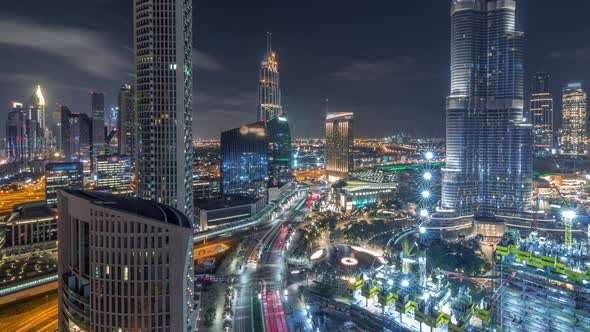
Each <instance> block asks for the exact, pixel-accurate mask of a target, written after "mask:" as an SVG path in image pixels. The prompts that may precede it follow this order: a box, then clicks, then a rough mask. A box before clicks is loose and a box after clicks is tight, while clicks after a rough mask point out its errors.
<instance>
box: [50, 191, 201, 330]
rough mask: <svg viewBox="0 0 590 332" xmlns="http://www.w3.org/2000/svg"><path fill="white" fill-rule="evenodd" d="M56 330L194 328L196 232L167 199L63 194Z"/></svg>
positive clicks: (59, 225) (60, 201) (93, 193)
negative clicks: (194, 254)
mask: <svg viewBox="0 0 590 332" xmlns="http://www.w3.org/2000/svg"><path fill="white" fill-rule="evenodd" d="M58 196H59V204H58V215H59V218H58V229H59V232H58V233H57V237H58V242H59V247H58V260H57V261H58V267H57V269H58V274H57V275H58V311H57V313H58V330H59V331H62V332H80V331H115V332H118V331H162V332H163V331H171V332H193V331H196V323H197V319H196V318H197V317H196V313H197V311H196V310H195V304H194V271H193V266H194V262H193V241H194V240H193V230H192V225H191V222H190V221H189V220H188V219H187V218H186V216H185V215H184V214H183V213H182V212H180V211H178V210H176V209H174V208H172V207H169V206H167V205H164V204H159V203H156V202H153V201H146V200H142V199H138V198H132V197H128V196H121V195H113V194H109V193H103V192H96V191H82V190H62V191H60V192H59V194H58Z"/></svg>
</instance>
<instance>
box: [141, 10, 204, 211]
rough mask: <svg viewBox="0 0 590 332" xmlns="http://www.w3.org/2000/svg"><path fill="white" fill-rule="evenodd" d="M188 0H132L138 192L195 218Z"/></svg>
mask: <svg viewBox="0 0 590 332" xmlns="http://www.w3.org/2000/svg"><path fill="white" fill-rule="evenodd" d="M192 9H193V8H192V1H190V0H165V1H161V2H160V3H159V4H158V5H153V4H151V3H148V2H144V1H136V2H135V6H134V27H135V31H134V41H135V64H136V85H135V98H136V103H135V107H136V112H137V121H138V125H139V141H138V148H139V158H138V176H139V181H138V194H139V197H141V198H144V199H147V200H153V201H156V202H158V203H163V204H166V205H170V206H173V207H176V208H177V209H179V210H180V211H182V212H183V213H184V214H185V215H186V216H187V217H188V218H189V219H190V220H193V219H194V210H193V193H192V163H193V145H192V140H193V135H192V123H193V119H192V114H193V110H192V99H193V96H192V87H193V83H192V82H193V79H192V73H193V70H192V68H193V65H192V49H193V35H192V31H193V25H192V19H193V14H192V13H193V10H192Z"/></svg>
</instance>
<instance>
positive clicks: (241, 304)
mask: <svg viewBox="0 0 590 332" xmlns="http://www.w3.org/2000/svg"><path fill="white" fill-rule="evenodd" d="M303 203H305V200H302V201H301V204H298V205H297V206H295V207H294V208H291V209H287V210H286V211H284V212H283V213H282V214H281V215H279V217H278V218H277V220H278V222H277V223H276V224H274V225H273V226H272V227H271V228H270V229H268V230H267V231H266V232H265V233H264V234H263V236H262V237H261V238H260V240H259V241H257V242H255V243H253V244H252V245H251V246H250V247H249V248H248V251H247V252H248V255H247V257H248V264H247V265H246V264H244V266H243V271H242V273H241V274H240V277H239V278H240V279H239V283H238V284H237V285H236V290H237V297H236V302H235V303H236V304H235V314H234V331H236V332H250V331H253V330H254V327H253V326H254V324H255V322H254V321H253V319H254V318H253V311H254V308H253V307H252V300H253V298H254V297H255V296H259V298H260V300H261V302H262V312H263V321H264V327H265V331H269V332H282V331H284V332H287V331H288V329H287V322H286V318H285V314H284V309H283V304H282V300H281V297H282V296H283V294H282V289H283V288H284V287H283V286H284V276H285V266H284V261H283V248H284V246H285V241H286V236H287V234H288V230H289V228H288V227H284V225H285V224H288V223H289V222H291V221H300V220H302V219H303V217H304V216H305V214H306V213H307V212H306V210H305V209H302V207H303Z"/></svg>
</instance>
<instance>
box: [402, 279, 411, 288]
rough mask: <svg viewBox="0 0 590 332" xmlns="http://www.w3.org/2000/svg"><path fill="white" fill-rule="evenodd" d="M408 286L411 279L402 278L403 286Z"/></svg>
mask: <svg viewBox="0 0 590 332" xmlns="http://www.w3.org/2000/svg"><path fill="white" fill-rule="evenodd" d="M408 286H410V281H408V279H404V280H402V287H408Z"/></svg>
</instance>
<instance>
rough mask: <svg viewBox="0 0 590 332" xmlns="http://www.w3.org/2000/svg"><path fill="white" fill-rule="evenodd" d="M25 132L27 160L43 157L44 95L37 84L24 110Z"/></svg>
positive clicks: (44, 140) (44, 136)
mask: <svg viewBox="0 0 590 332" xmlns="http://www.w3.org/2000/svg"><path fill="white" fill-rule="evenodd" d="M26 122H27V132H26V135H25V140H26V154H27V160H38V159H43V158H45V146H46V143H47V142H46V139H45V138H46V135H45V134H46V130H45V97H44V96H43V92H42V91H41V86H39V85H38V86H37V87H36V88H35V91H34V92H33V95H32V96H31V98H30V99H29V105H28V108H27V110H26Z"/></svg>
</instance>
